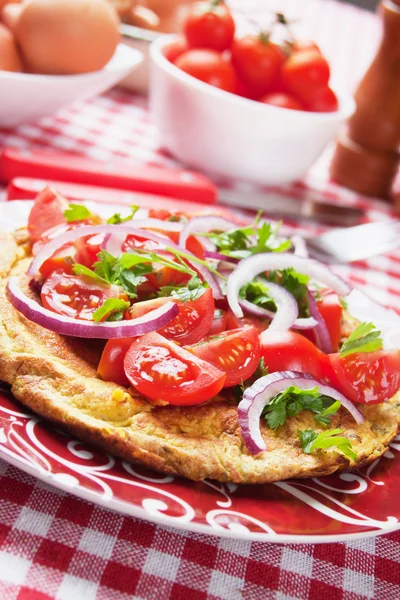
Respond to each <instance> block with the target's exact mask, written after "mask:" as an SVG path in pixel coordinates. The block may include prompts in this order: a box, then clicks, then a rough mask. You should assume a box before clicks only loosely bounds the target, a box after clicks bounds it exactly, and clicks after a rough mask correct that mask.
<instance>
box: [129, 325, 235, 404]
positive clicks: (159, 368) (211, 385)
mask: <svg viewBox="0 0 400 600" xmlns="http://www.w3.org/2000/svg"><path fill="white" fill-rule="evenodd" d="M124 367H125V374H126V376H127V378H128V379H129V381H130V383H131V384H132V385H133V387H134V388H135V389H136V390H137V391H138V392H140V393H141V394H143V396H145V397H146V398H148V399H149V400H152V401H153V402H157V403H159V402H160V401H165V402H168V403H169V404H174V405H178V406H191V405H193V404H201V403H202V402H206V401H207V400H210V399H211V398H213V397H214V396H215V395H216V394H218V392H219V391H220V390H221V389H222V387H223V385H224V381H225V373H223V372H222V371H220V370H219V369H217V368H216V367H214V366H213V365H211V364H209V363H207V362H205V361H203V360H201V359H200V358H198V357H197V356H194V355H193V354H192V353H191V352H189V351H188V350H185V348H181V347H180V346H178V345H177V344H175V343H174V342H171V341H169V340H167V339H166V338H164V337H163V336H161V335H159V334H158V333H154V332H153V333H147V334H145V335H143V336H141V337H139V338H136V339H135V340H134V341H133V343H132V345H131V347H130V348H129V350H128V352H127V353H126V356H125V360H124Z"/></svg>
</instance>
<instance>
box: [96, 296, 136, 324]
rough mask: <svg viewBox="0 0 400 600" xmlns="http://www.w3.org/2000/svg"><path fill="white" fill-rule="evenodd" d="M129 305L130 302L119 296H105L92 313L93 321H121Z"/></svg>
mask: <svg viewBox="0 0 400 600" xmlns="http://www.w3.org/2000/svg"><path fill="white" fill-rule="evenodd" d="M129 307H130V303H129V302H127V301H126V300H122V299H121V298H107V300H106V301H105V302H104V304H103V305H102V306H100V308H98V309H97V310H96V311H95V312H94V313H93V321H95V322H96V323H99V322H100V321H122V319H123V318H124V312H125V311H126V310H127V309H128V308H129Z"/></svg>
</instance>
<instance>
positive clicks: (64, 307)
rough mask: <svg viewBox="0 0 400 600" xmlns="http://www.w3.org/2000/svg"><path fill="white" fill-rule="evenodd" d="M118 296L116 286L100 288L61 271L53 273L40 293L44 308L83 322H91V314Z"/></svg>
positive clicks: (98, 285) (95, 284) (81, 278)
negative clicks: (108, 300)
mask: <svg viewBox="0 0 400 600" xmlns="http://www.w3.org/2000/svg"><path fill="white" fill-rule="evenodd" d="M120 296H121V294H120V288H119V287H118V286H116V285H107V286H106V285H104V286H102V285H100V284H98V283H97V282H95V283H93V282H91V281H90V280H89V279H88V278H85V277H81V276H79V277H78V276H76V275H68V274H67V273H64V272H63V271H54V273H53V274H52V275H51V276H50V277H49V278H48V279H47V280H46V281H45V282H44V285H43V287H42V291H41V299H42V304H43V306H44V307H45V308H48V309H50V310H52V311H53V312H56V313H58V314H60V315H67V316H68V317H73V318H74V319H82V320H84V321H92V320H93V313H94V312H95V311H96V310H97V309H98V308H99V307H100V306H101V305H102V304H104V302H105V301H106V300H107V298H119V297H120Z"/></svg>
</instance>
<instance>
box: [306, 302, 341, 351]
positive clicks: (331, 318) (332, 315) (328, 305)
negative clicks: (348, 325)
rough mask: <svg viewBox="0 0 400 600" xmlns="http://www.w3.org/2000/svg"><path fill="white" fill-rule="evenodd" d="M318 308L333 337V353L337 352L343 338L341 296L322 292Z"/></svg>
mask: <svg viewBox="0 0 400 600" xmlns="http://www.w3.org/2000/svg"><path fill="white" fill-rule="evenodd" d="M317 307H318V310H319V312H320V313H321V316H322V318H323V319H324V321H325V323H326V326H327V328H328V331H329V335H330V336H331V341H332V347H333V351H334V352H336V351H337V350H338V349H339V344H340V339H341V337H342V314H343V307H342V305H341V304H340V300H339V296H338V295H337V294H335V293H334V292H329V293H324V292H322V294H321V300H319V301H318V302H317ZM311 331H312V330H311Z"/></svg>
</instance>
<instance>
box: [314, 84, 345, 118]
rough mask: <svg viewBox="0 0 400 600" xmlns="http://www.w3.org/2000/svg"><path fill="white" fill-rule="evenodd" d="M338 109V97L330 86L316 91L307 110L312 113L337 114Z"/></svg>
mask: <svg viewBox="0 0 400 600" xmlns="http://www.w3.org/2000/svg"><path fill="white" fill-rule="evenodd" d="M338 107H339V101H338V99H337V96H336V94H335V92H334V91H332V90H331V88H330V87H328V86H326V87H323V88H321V89H319V90H316V91H315V92H314V94H313V95H312V97H311V98H310V99H309V100H308V102H307V108H308V110H310V111H312V112H335V110H337V109H338Z"/></svg>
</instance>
